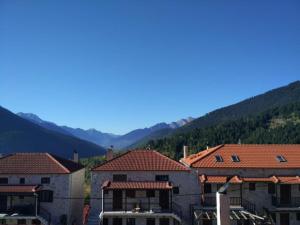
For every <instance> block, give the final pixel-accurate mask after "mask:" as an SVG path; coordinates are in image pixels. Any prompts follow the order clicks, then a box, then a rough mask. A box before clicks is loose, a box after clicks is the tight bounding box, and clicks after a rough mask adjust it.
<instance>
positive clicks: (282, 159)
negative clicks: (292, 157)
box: [276, 155, 287, 162]
mask: <svg viewBox="0 0 300 225" xmlns="http://www.w3.org/2000/svg"><path fill="white" fill-rule="evenodd" d="M276 159H277V160H278V161H279V162H286V161H287V160H286V159H285V158H284V157H283V156H282V155H278V156H276Z"/></svg>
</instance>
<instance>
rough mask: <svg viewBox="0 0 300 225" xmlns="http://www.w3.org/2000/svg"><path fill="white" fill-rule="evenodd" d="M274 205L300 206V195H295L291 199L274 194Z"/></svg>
mask: <svg viewBox="0 0 300 225" xmlns="http://www.w3.org/2000/svg"><path fill="white" fill-rule="evenodd" d="M272 205H273V206H275V207H300V197H293V198H291V199H282V198H280V197H279V198H276V196H272Z"/></svg>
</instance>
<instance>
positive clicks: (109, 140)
mask: <svg viewBox="0 0 300 225" xmlns="http://www.w3.org/2000/svg"><path fill="white" fill-rule="evenodd" d="M17 115H18V116H20V117H22V118H24V119H27V120H29V121H30V122H33V123H35V124H37V125H39V126H41V127H43V128H46V129H50V130H52V131H55V132H59V133H62V134H65V135H72V136H75V137H77V138H80V139H82V140H86V141H89V142H92V143H95V144H97V145H99V146H104V147H108V146H111V145H113V146H114V148H115V149H124V148H127V147H128V146H130V145H132V144H134V143H136V142H137V141H139V140H141V139H143V138H145V137H148V136H151V134H152V133H155V132H158V131H160V130H174V129H177V128H179V127H182V126H184V125H186V124H188V123H189V122H191V121H193V120H194V118H192V117H188V118H186V119H181V120H178V121H176V122H172V123H169V124H168V123H158V124H156V125H154V126H151V127H149V128H143V129H136V130H133V131H131V132H129V133H127V134H125V135H115V134H110V133H103V132H101V131H98V130H96V129H88V130H84V129H81V128H72V127H68V126H59V125H57V124H55V123H53V122H49V121H45V120H42V119H41V118H40V117H39V116H37V115H35V114H33V113H22V112H20V113H17Z"/></svg>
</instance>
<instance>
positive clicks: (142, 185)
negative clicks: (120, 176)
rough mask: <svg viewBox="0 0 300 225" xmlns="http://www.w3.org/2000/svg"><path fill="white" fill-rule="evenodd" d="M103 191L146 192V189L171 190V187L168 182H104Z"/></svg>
mask: <svg viewBox="0 0 300 225" xmlns="http://www.w3.org/2000/svg"><path fill="white" fill-rule="evenodd" d="M102 188H103V189H124V190H126V189H127V190H128V189H135V190H148V189H155V190H159V189H172V185H171V184H170V183H169V182H166V181H165V182H160V181H149V182H148V181H147V182H139V181H128V182H110V181H106V182H104V183H103V185H102Z"/></svg>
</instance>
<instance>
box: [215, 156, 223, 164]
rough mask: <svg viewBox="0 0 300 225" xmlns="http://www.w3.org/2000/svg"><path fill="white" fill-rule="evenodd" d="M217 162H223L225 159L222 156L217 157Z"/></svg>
mask: <svg viewBox="0 0 300 225" xmlns="http://www.w3.org/2000/svg"><path fill="white" fill-rule="evenodd" d="M215 158H216V162H223V158H222V156H220V155H215Z"/></svg>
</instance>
